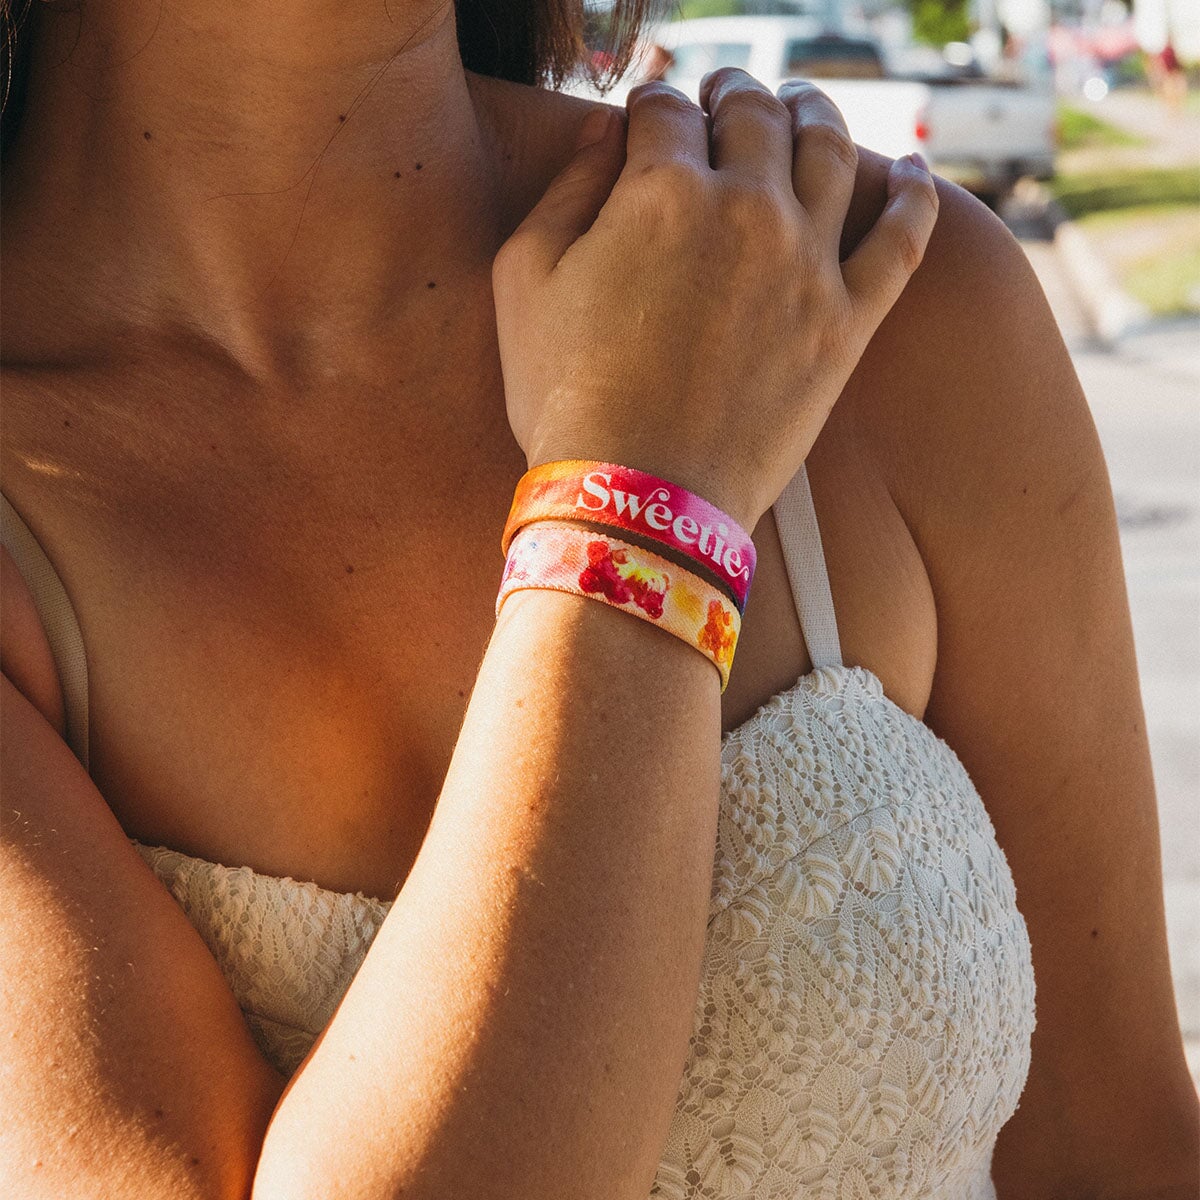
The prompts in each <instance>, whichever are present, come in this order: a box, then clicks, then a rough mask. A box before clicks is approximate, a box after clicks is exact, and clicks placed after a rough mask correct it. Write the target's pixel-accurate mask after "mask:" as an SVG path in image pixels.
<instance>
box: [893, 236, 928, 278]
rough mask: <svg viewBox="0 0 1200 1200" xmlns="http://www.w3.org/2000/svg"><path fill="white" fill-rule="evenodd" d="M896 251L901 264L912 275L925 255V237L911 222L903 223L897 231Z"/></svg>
mask: <svg viewBox="0 0 1200 1200" xmlns="http://www.w3.org/2000/svg"><path fill="white" fill-rule="evenodd" d="M896 253H897V256H898V258H899V259H900V265H901V266H902V267H903V268H904V270H905V272H906V273H907V274H909V275H911V274H912V273H913V272H914V271H915V270H916V269H917V268H918V267H919V266H920V265H921V260H922V259H923V258H924V257H925V239H924V238H923V237H922V236H921V233H920V231H919V230H918V229H916V228H915V227H914V226H912V225H909V224H904V225H901V226H900V228H899V229H897V231H896Z"/></svg>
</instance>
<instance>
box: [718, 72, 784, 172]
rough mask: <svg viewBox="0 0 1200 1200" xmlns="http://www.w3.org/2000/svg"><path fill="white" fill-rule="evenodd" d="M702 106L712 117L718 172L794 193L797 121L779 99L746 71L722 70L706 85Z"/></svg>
mask: <svg viewBox="0 0 1200 1200" xmlns="http://www.w3.org/2000/svg"><path fill="white" fill-rule="evenodd" d="M700 104H701V106H702V107H703V108H705V109H707V110H708V113H709V114H710V116H711V118H712V135H711V143H712V148H711V159H712V165H713V167H714V168H715V169H716V170H718V171H726V170H727V171H733V172H736V173H737V174H739V175H741V176H743V177H744V178H747V179H752V180H755V181H756V182H760V183H765V184H769V185H771V186H772V187H779V188H788V183H789V173H790V171H791V166H792V119H791V115H790V114H789V113H788V110H787V108H786V106H785V105H784V104H783V102H782V101H781V100H780V99H779V98H778V97H777V96H773V95H772V94H771V93H770V91H768V90H767V89H766V88H765V87H763V85H762V84H761V83H759V82H758V80H757V79H755V78H754V76H753V75H749V74H747V73H746V72H745V71H743V70H742V69H741V68H740V67H719V68H718V69H717V70H715V71H710V72H709V73H708V74H707V75H705V76H704V78H703V79H702V80H701V81H700ZM789 190H790V189H789Z"/></svg>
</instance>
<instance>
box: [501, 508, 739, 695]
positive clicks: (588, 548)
mask: <svg viewBox="0 0 1200 1200" xmlns="http://www.w3.org/2000/svg"><path fill="white" fill-rule="evenodd" d="M522 588H551V589H553V590H555V591H560V592H572V593H574V594H575V595H579V596H588V597H590V598H591V599H593V600H600V601H601V602H603V603H604V604H608V605H611V606H612V607H613V608H619V609H620V610H621V611H622V612H627V613H630V614H631V615H632V616H635V617H641V618H642V620H644V621H649V622H651V623H652V624H654V625H658V626H659V627H660V628H662V629H665V630H667V631H668V632H670V633H673V634H675V636H676V637H679V638H682V639H683V640H684V641H685V642H687V644H688V645H689V646H694V647H695V648H696V649H697V650H699V651H700V652H701V653H702V654H703V655H705V657H707V658H708V659H710V660H711V661H712V662H713V664H714V665H715V666H716V668H717V670H718V671H719V672H720V673H721V691H722V692H724V691H725V688H726V687H727V686H728V684H729V670H730V667H731V665H732V663H733V652H734V650H735V649H736V648H737V639H738V634H739V633H740V632H741V628H742V618H741V614H740V613H739V612H738V610H737V608H736V606H735V605H734V603H733V602H732V601H731V600H730V599H729V597H728V596H726V595H725V594H724V593H723V592H722V591H721V590H720V588H718V587H717V586H716V584H714V583H710V582H708V580H706V579H703V578H702V577H701V576H699V575H697V574H696V573H695V572H693V571H689V570H687V569H686V568H684V567H679V566H676V564H675V563H673V562H669V561H668V560H667V559H665V558H663V557H662V556H661V555H659V554H655V553H653V552H652V551H650V550H646V549H644V548H643V547H641V546H634V545H631V544H630V543H629V542H623V541H621V540H619V539H618V538H615V537H610V536H609V535H608V534H604V533H597V532H596V531H595V530H592V529H585V528H584V527H583V526H581V525H572V524H568V523H567V522H564V521H538V522H536V523H534V524H531V525H527V526H525V527H524V528H523V529H522V530H521V531H520V532H519V533H518V534H517V536H516V537H515V538H513V540H512V543H511V545H510V546H509V551H508V559H507V561H506V562H505V564H504V575H503V577H502V578H501V581H500V592H499V595H498V596H497V597H496V615H497V616H499V615H500V609H501V607H502V606H503V604H504V601H505V600H506V599H507V598H508V597H509V596H510V595H512V593H513V592H515V591H519V590H520V589H522Z"/></svg>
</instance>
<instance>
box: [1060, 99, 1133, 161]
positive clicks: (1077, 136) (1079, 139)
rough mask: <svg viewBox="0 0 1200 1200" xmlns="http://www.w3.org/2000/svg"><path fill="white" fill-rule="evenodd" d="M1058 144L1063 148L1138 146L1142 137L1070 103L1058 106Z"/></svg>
mask: <svg viewBox="0 0 1200 1200" xmlns="http://www.w3.org/2000/svg"><path fill="white" fill-rule="evenodd" d="M1058 132H1059V144H1060V145H1061V146H1062V148H1063V149H1064V150H1084V149H1089V150H1090V149H1092V148H1094V147H1096V146H1140V145H1141V144H1142V139H1141V138H1139V137H1135V136H1134V135H1133V134H1132V133H1126V132H1125V130H1124V129H1118V128H1117V127H1116V126H1115V125H1110V124H1109V123H1108V122H1107V121H1102V120H1100V118H1099V117H1095V116H1093V115H1092V114H1091V113H1090V112H1085V111H1084V110H1083V109H1082V108H1073V107H1072V106H1071V105H1070V104H1060V105H1059V106H1058Z"/></svg>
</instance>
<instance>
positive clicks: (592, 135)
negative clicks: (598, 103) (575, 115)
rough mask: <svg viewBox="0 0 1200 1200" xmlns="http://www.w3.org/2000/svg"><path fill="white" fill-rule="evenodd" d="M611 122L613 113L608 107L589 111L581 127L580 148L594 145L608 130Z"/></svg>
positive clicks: (578, 144)
mask: <svg viewBox="0 0 1200 1200" xmlns="http://www.w3.org/2000/svg"><path fill="white" fill-rule="evenodd" d="M611 123H612V113H611V112H609V110H608V109H607V108H598V109H596V110H595V112H590V113H588V115H587V116H586V117H585V118H584V122H583V124H582V125H581V126H580V127H579V141H578V143H577V146H578V148H579V149H580V150H582V149H583V148H584V146H594V145H595V144H596V143H597V142H598V141H600V140H601V138H603V137H604V135H605V134H606V133H607V132H608V127H609V125H610V124H611Z"/></svg>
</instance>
